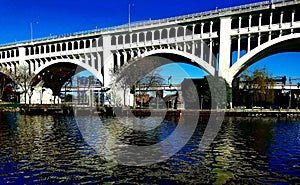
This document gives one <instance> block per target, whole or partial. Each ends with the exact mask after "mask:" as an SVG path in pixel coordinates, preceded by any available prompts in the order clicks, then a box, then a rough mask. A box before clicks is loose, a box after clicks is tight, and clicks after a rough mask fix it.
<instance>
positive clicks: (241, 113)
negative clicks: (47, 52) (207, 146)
mask: <svg viewBox="0 0 300 185" xmlns="http://www.w3.org/2000/svg"><path fill="white" fill-rule="evenodd" d="M78 111H80V112H89V113H92V114H93V113H94V114H96V115H97V114H98V115H100V116H113V117H114V116H116V115H117V116H128V115H130V114H132V115H134V116H139V117H149V116H163V115H166V116H181V115H182V114H185V115H199V116H210V115H214V116H227V117H300V109H271V108H269V109H263V108H252V109H246V108H232V109H218V110H213V109H212V110H195V109H194V110H183V109H167V110H166V109H130V108H129V107H125V108H122V107H116V108H112V107H100V106H98V107H88V106H87V107H74V106H67V105H64V104H60V105H46V104H44V105H41V104H37V105H22V104H18V103H6V102H1V103H0V112H15V113H21V114H29V115H41V114H48V115H51V114H62V115H76V114H77V113H78Z"/></svg>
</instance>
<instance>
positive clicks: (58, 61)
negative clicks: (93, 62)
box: [34, 59, 102, 80]
mask: <svg viewBox="0 0 300 185" xmlns="http://www.w3.org/2000/svg"><path fill="white" fill-rule="evenodd" d="M59 63H71V64H75V65H77V66H80V67H82V68H84V69H86V70H88V71H89V72H91V73H92V74H93V75H94V76H95V77H96V78H98V79H99V80H102V76H101V74H100V72H99V71H97V70H96V69H95V68H93V67H91V66H89V65H88V64H85V63H82V62H81V61H80V60H77V59H56V60H52V61H51V62H48V63H45V64H44V65H42V66H41V67H39V68H38V69H36V70H35V71H34V73H35V74H36V75H38V74H39V73H41V72H42V71H43V70H44V69H46V68H48V67H50V66H52V65H55V64H59Z"/></svg>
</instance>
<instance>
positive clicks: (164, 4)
mask: <svg viewBox="0 0 300 185" xmlns="http://www.w3.org/2000/svg"><path fill="white" fill-rule="evenodd" d="M253 2H258V0H209V1H204V0H203V1H199V0H184V1H183V0H173V1H170V0H151V1H145V0H118V1H112V0H51V1H49V0H26V1H21V0H1V5H0V14H1V17H0V25H1V29H0V44H4V43H11V42H14V41H22V40H29V39H30V23H31V22H32V23H33V24H32V25H33V29H32V30H33V38H41V37H48V36H50V35H64V34H69V33H74V32H78V31H85V30H91V29H95V28H96V27H98V28H105V27H110V26H117V25H122V24H127V23H128V4H129V3H131V4H132V6H131V20H132V22H134V21H143V20H149V19H152V20H153V19H160V18H166V17H171V16H178V15H185V14H190V13H196V12H202V11H207V10H214V9H216V8H225V7H230V6H236V5H242V4H248V3H253ZM35 22H38V24H36V23H35ZM299 57H300V54H299V53H297V54H281V55H276V56H272V57H268V58H266V59H264V60H262V61H261V62H258V63H256V64H255V65H253V66H254V67H255V66H258V67H260V66H263V65H266V66H267V68H268V69H269V70H270V71H271V72H272V73H273V75H274V76H280V75H287V76H294V77H295V76H297V77H300V70H299V69H298V66H299V65H297V62H298V58H299ZM282 61H284V65H283V64H282ZM253 66H252V67H251V68H253ZM177 67H178V66H177ZM175 68H176V66H175V67H174V66H170V68H167V67H166V68H165V70H164V71H163V72H162V75H163V76H170V75H172V74H173V79H175V78H176V75H174V74H178V73H179V72H176V70H175ZM180 68H181V69H183V70H185V71H186V70H188V71H187V73H189V74H190V75H192V76H199V75H202V76H203V74H204V73H203V71H202V70H200V71H198V70H197V69H196V68H193V67H187V66H186V65H180ZM177 76H179V75H177ZM178 78H179V77H178Z"/></svg>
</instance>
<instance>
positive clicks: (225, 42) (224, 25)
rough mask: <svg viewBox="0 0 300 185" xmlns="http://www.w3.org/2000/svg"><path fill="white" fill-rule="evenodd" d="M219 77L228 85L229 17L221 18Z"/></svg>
mask: <svg viewBox="0 0 300 185" xmlns="http://www.w3.org/2000/svg"><path fill="white" fill-rule="evenodd" d="M220 24H221V25H220V48H219V49H220V50H219V76H220V77H223V78H224V79H225V80H226V81H227V82H228V83H229V84H231V79H229V68H230V63H231V35H230V32H231V17H223V18H221V23H220Z"/></svg>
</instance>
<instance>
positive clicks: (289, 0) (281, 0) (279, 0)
mask: <svg viewBox="0 0 300 185" xmlns="http://www.w3.org/2000/svg"><path fill="white" fill-rule="evenodd" d="M295 2H300V0H273V4H274V5H287V4H293V3H295ZM270 5H271V4H270V1H262V2H258V3H252V4H246V5H240V6H234V7H229V8H222V9H216V10H210V11H205V12H200V13H195V14H188V15H182V16H176V17H170V18H164V19H158V20H148V21H138V22H133V23H131V26H130V28H131V29H134V28H140V27H141V28H142V27H146V26H155V25H160V24H168V23H174V22H175V23H176V22H181V21H185V20H190V19H200V18H202V19H205V18H211V17H214V16H224V15H228V14H232V13H237V12H238V13H240V12H241V11H249V10H257V9H265V8H268V7H270ZM128 28H129V27H128V24H123V25H119V26H113V27H106V28H97V29H92V30H86V31H80V32H74V33H71V34H65V35H57V36H50V37H44V38H37V39H34V40H25V41H17V42H12V43H5V44H0V48H1V47H3V46H10V45H17V44H26V43H32V42H39V41H47V40H55V39H59V38H69V37H76V36H77V37H80V36H84V35H89V34H105V33H108V32H116V31H120V32H121V31H126V30H128Z"/></svg>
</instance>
